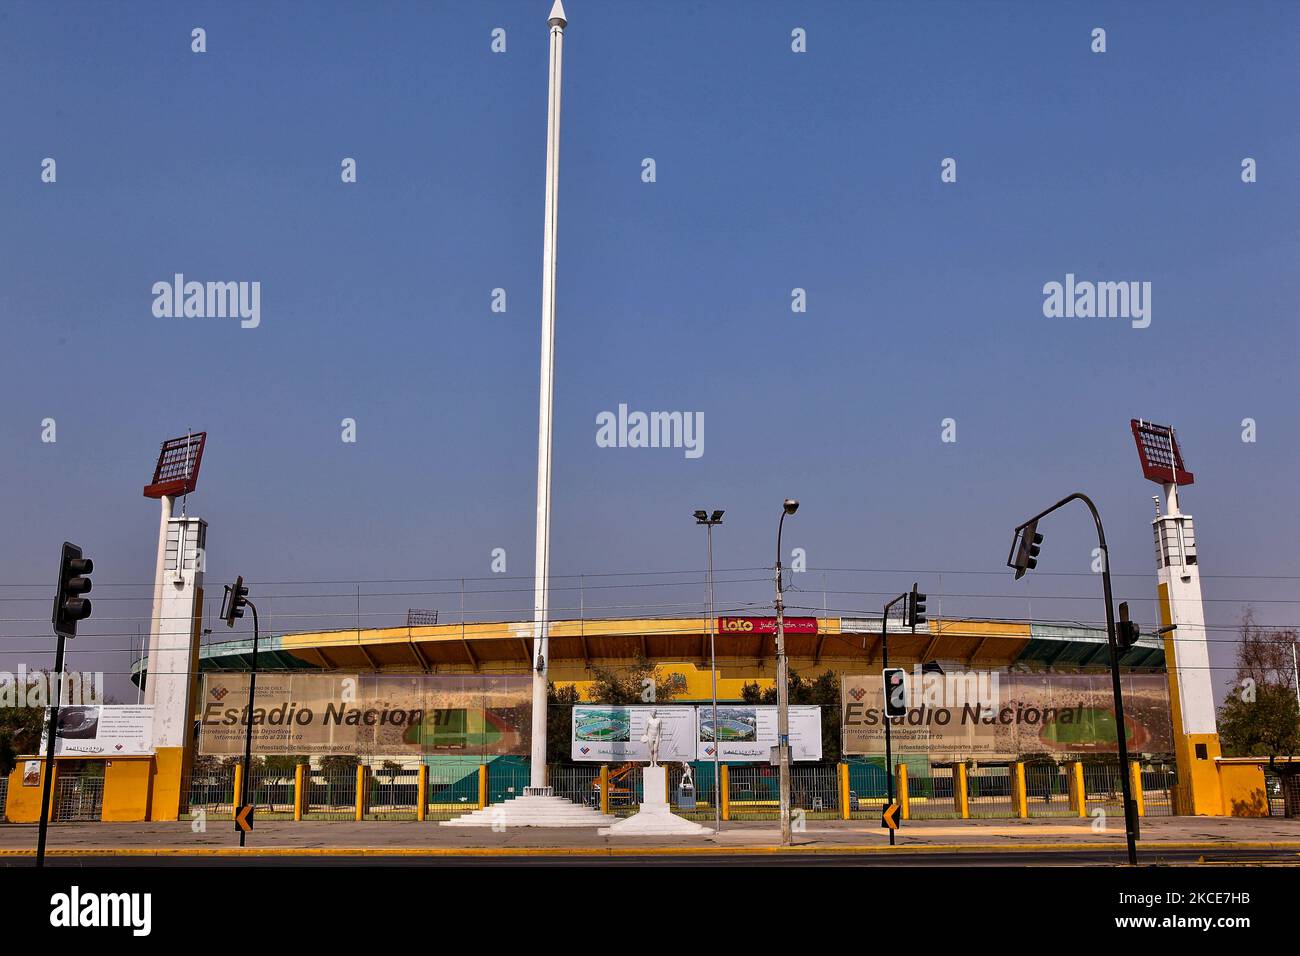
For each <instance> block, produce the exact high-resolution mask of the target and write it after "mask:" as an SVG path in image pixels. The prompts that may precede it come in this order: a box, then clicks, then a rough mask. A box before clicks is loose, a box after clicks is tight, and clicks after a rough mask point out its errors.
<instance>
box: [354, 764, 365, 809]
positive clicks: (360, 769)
mask: <svg viewBox="0 0 1300 956" xmlns="http://www.w3.org/2000/svg"><path fill="white" fill-rule="evenodd" d="M365 818H366V765H365V764H363V763H359V764H357V811H356V819H357V820H358V821H361V820H364V819H365Z"/></svg>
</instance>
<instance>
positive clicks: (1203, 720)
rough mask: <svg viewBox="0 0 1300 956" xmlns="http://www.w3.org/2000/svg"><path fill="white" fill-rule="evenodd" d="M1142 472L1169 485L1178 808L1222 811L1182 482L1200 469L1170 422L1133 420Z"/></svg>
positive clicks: (1163, 549)
mask: <svg viewBox="0 0 1300 956" xmlns="http://www.w3.org/2000/svg"><path fill="white" fill-rule="evenodd" d="M1131 425H1132V428H1133V440H1134V441H1136V442H1137V449H1138V457H1139V458H1140V459H1141V461H1142V474H1143V475H1144V476H1145V477H1146V479H1147V480H1148V481H1154V482H1156V483H1157V484H1159V485H1160V486H1161V487H1162V488H1163V489H1164V493H1165V508H1164V514H1161V513H1160V501H1159V498H1157V499H1156V516H1155V519H1154V520H1153V521H1152V522H1151V527H1152V529H1153V530H1154V532H1155V544H1156V571H1157V576H1158V577H1157V582H1158V583H1157V597H1158V603H1159V606H1160V624H1161V630H1162V632H1163V634H1164V637H1165V667H1166V669H1167V671H1168V677H1169V706H1170V719H1171V723H1172V724H1173V732H1174V757H1175V760H1176V761H1177V767H1178V812H1180V813H1184V814H1200V815H1210V816H1219V815H1221V814H1222V813H1223V795H1222V791H1221V789H1220V786H1219V773H1218V768H1217V766H1216V765H1215V760H1216V759H1217V758H1218V757H1220V756H1221V754H1222V751H1221V749H1220V747H1219V730H1218V724H1217V722H1216V720H1215V707H1214V682H1213V681H1212V680H1211V679H1210V647H1209V644H1208V643H1207V641H1206V634H1205V608H1204V606H1203V605H1202V603H1201V572H1200V566H1199V562H1198V559H1197V553H1196V532H1195V530H1194V528H1193V526H1192V516H1191V515H1187V514H1183V513H1182V511H1181V509H1180V508H1179V506H1178V489H1179V487H1180V486H1181V485H1190V484H1192V482H1193V481H1194V480H1195V476H1194V475H1193V474H1192V473H1191V472H1190V471H1188V470H1187V469H1186V467H1184V465H1183V455H1182V451H1181V450H1180V449H1179V447H1178V437H1177V435H1175V434H1174V430H1173V428H1171V427H1170V426H1168V425H1155V424H1153V423H1151V422H1148V421H1143V420H1142V419H1140V418H1135V419H1133V420H1132V422H1131Z"/></svg>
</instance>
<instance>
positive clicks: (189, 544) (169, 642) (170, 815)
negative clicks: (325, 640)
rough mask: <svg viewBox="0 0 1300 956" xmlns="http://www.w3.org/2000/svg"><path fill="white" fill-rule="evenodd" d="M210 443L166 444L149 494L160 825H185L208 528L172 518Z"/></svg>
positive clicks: (149, 686)
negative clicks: (153, 528) (154, 538)
mask: <svg viewBox="0 0 1300 956" xmlns="http://www.w3.org/2000/svg"><path fill="white" fill-rule="evenodd" d="M207 438H208V433H207V432H198V433H196V434H189V435H184V436H182V437H180V438H169V439H168V440H167V441H165V442H163V443H162V449H161V451H159V453H158V463H157V465H156V466H155V467H154V472H153V481H151V482H150V483H149V484H148V485H146V486H145V489H144V496H145V497H146V498H157V499H158V502H159V505H160V510H161V517H160V520H159V523H158V560H157V565H156V568H155V570H154V582H153V617H152V620H151V622H150V625H149V654H148V657H147V658H146V668H147V671H146V675H145V686H144V702H145V703H146V704H151V705H153V708H154V716H153V733H154V740H153V745H154V751H155V763H156V766H157V773H156V776H155V779H154V784H153V798H152V810H151V812H150V816H151V818H152V819H154V820H176V819H178V818H179V815H180V812H181V810H182V808H183V805H184V802H185V795H184V794H183V793H182V792H181V781H182V780H183V779H184V777H185V770H186V765H187V763H188V762H189V756H190V749H191V747H190V726H191V723H192V721H193V719H194V697H193V693H194V684H195V672H196V670H197V668H198V654H199V634H200V631H201V626H202V621H203V569H204V563H205V560H204V554H205V549H206V548H207V535H208V523H207V522H206V521H204V520H203V519H202V518H194V517H190V516H189V515H187V514H185V513H182V514H181V515H180V516H179V517H176V516H174V515H173V514H172V512H173V510H174V509H175V506H176V499H177V497H180V496H184V495H188V494H189V493H190V492H191V491H193V490H194V489H195V487H196V486H197V485H198V481H199V465H200V464H201V463H202V461H203V447H204V445H205V444H206V443H207Z"/></svg>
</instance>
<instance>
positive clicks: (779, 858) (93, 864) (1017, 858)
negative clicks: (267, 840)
mask: <svg viewBox="0 0 1300 956" xmlns="http://www.w3.org/2000/svg"><path fill="white" fill-rule="evenodd" d="M1138 863H1139V865H1141V866H1202V867H1211V866H1223V865H1229V866H1231V865H1237V866H1241V865H1246V866H1300V852H1296V851H1290V850H1275V849H1262V848H1243V849H1235V848H1234V849H1224V850H1180V849H1169V850H1163V849H1162V850H1154V849H1149V850H1146V851H1142V852H1139V855H1138ZM33 865H34V861H33V860H32V859H31V858H30V857H11V858H8V859H4V858H0V868H5V869H8V868H15V867H18V868H21V867H32V866H33ZM1125 865H1126V856H1125V854H1124V851H1123V850H1122V849H1120V850H1118V851H1114V850H1110V849H1106V850H1076V849H1070V850H1060V851H1053V850H1027V851H1024V852H1017V851H1014V850H1001V851H996V852H983V851H977V850H968V851H963V852H943V851H930V852H925V853H908V852H905V851H904V852H899V853H889V854H883V853H861V854H856V853H797V852H796V853H781V854H773V855H770V856H760V857H755V856H752V855H742V854H735V855H732V854H726V853H709V854H700V855H698V856H691V855H674V856H662V855H649V854H647V855H645V856H632V855H627V856H600V855H596V856H575V855H562V854H559V855H555V856H539V855H527V856H486V857H485V856H472V855H466V856H427V857H420V856H403V857H385V858H382V859H376V858H375V857H373V856H369V857H367V856H349V855H347V854H338V855H331V856H325V855H322V856H311V857H284V856H257V855H256V854H255V853H249V854H248V855H247V856H243V855H241V856H232V857H184V856H156V857H155V856H123V857H112V856H109V857H103V856H57V857H50V858H48V859H47V860H46V867H47V868H59V869H65V868H87V867H88V868H95V869H98V868H107V867H112V868H117V867H127V868H130V867H180V868H185V867H203V868H205V869H206V868H222V867H247V866H259V867H294V868H300V867H307V868H317V867H350V866H364V867H376V866H378V867H429V866H433V867H460V866H470V867H499V866H583V867H591V866H597V867H610V866H635V867H683V866H713V867H718V866H722V867H754V866H803V867H806V866H816V867H845V866H850V867H885V868H889V867H895V868H897V867H908V868H916V867H936V866H938V867H963V866H966V867H1026V866H1071V867H1074V866H1087V867H1107V866H1125Z"/></svg>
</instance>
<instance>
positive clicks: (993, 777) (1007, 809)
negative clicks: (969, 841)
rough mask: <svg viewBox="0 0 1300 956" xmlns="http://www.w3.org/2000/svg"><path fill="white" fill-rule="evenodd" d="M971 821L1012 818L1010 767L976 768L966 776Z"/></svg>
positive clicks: (1013, 809)
mask: <svg viewBox="0 0 1300 956" xmlns="http://www.w3.org/2000/svg"><path fill="white" fill-rule="evenodd" d="M966 792H967V793H968V794H969V798H968V801H969V807H970V815H971V818H972V819H981V818H996V817H1014V816H1015V815H1016V809H1015V804H1014V801H1013V800H1012V798H1011V768H1010V767H977V768H975V769H974V770H970V771H968V772H967V774H966Z"/></svg>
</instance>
